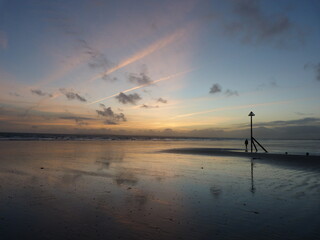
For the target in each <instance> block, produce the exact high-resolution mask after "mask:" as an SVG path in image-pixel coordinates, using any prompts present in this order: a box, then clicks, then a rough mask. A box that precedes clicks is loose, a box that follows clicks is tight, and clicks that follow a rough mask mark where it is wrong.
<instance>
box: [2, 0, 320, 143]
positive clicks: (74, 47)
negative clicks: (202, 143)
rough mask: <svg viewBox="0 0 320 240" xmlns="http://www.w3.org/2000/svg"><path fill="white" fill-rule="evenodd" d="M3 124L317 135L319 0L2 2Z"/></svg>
mask: <svg viewBox="0 0 320 240" xmlns="http://www.w3.org/2000/svg"><path fill="white" fill-rule="evenodd" d="M0 83H1V88H0V94H1V95H0V132H42V133H97V134H141V135H167V136H203V137H242V136H244V135H245V134H247V133H248V131H247V128H248V124H249V117H248V114H249V112H250V111H253V112H254V113H255V114H256V116H255V117H254V123H255V127H256V133H257V134H258V135H260V137H277V138H318V139H319V138H320V94H319V92H320V91H319V90H320V2H319V1H318V0H305V1H301V0H261V1H258V0H179V1H178V0H162V1H156V0H145V1H143V0H137V1H132V0H114V1H112V0H108V1H103V0H67V1H66V0H64V1H62V0H56V1H49V0H25V1H21V0H0Z"/></svg>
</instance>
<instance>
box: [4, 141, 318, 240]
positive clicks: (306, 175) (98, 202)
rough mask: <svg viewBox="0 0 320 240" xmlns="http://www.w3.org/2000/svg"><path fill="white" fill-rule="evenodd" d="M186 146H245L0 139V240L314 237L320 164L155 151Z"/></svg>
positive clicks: (312, 148)
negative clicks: (271, 161) (295, 163)
mask: <svg viewBox="0 0 320 240" xmlns="http://www.w3.org/2000/svg"><path fill="white" fill-rule="evenodd" d="M261 143H262V144H263V145H264V146H265V147H266V148H267V149H268V150H270V149H273V151H275V152H277V151H278V152H284V151H287V152H289V153H290V152H297V153H303V152H305V151H309V152H311V153H319V152H318V148H317V144H318V142H317V141H287V142H283V141H281V142H277V141H261ZM189 147H192V148H194V147H201V148H203V147H217V148H220V147H224V148H243V141H242V140H216V141H199V140H198V141H190V140H189V141H187V140H185V141H181V140H180V141H169V140H167V141H151V140H150V141H147V140H144V141H139V140H136V141H122V140H116V141H96V140H92V141H1V142H0V152H1V159H0V163H1V167H0V192H1V194H0V223H1V225H0V226H1V227H0V239H25V238H30V239H214V238H216V239H319V238H320V230H319V226H320V174H319V173H320V167H319V165H316V166H310V165H308V166H303V165H302V166H299V167H297V166H291V165H290V163H286V164H282V165H281V164H280V165H279V164H276V165H275V164H272V163H269V162H268V161H263V160H261V159H254V160H252V159H249V158H244V157H220V156H219V157H215V156H202V155H201V156H200V155H199V156H198V155H187V154H171V153H164V152H161V150H164V149H170V148H189Z"/></svg>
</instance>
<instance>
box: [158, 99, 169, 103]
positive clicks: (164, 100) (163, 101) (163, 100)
mask: <svg viewBox="0 0 320 240" xmlns="http://www.w3.org/2000/svg"><path fill="white" fill-rule="evenodd" d="M157 102H161V103H167V102H168V101H167V100H166V99H163V98H158V99H157Z"/></svg>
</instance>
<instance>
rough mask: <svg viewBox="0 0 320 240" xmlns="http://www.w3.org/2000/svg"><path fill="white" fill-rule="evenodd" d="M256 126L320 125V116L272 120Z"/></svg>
mask: <svg viewBox="0 0 320 240" xmlns="http://www.w3.org/2000/svg"><path fill="white" fill-rule="evenodd" d="M254 125H255V126H256V127H282V126H286V127H288V126H308V125H309V126H310V125H318V126H320V118H311V117H310V118H302V119H295V120H288V121H271V122H261V123H255V124H254Z"/></svg>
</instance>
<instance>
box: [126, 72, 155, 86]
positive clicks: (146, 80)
mask: <svg viewBox="0 0 320 240" xmlns="http://www.w3.org/2000/svg"><path fill="white" fill-rule="evenodd" d="M129 81H130V82H132V83H135V84H137V85H142V84H151V83H152V80H151V79H150V77H148V76H147V75H146V73H143V72H142V73H140V74H134V73H130V75H129Z"/></svg>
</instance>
